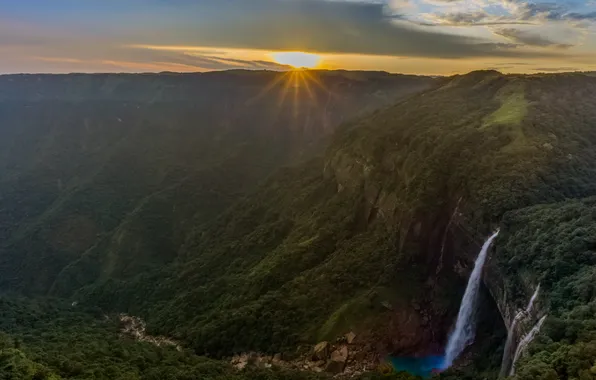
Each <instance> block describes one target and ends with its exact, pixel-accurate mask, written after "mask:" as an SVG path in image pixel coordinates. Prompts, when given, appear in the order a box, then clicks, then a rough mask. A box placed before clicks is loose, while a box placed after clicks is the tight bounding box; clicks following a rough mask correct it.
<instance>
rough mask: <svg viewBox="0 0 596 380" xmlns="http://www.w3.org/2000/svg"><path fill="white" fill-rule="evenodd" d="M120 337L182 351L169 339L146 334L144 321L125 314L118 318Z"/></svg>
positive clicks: (176, 343)
mask: <svg viewBox="0 0 596 380" xmlns="http://www.w3.org/2000/svg"><path fill="white" fill-rule="evenodd" d="M119 319H120V323H121V328H120V331H121V333H122V335H125V336H129V337H131V338H133V339H135V340H138V341H141V342H149V343H151V344H154V345H156V346H174V347H176V349H177V350H178V351H182V347H180V345H179V344H178V342H175V341H173V340H171V339H169V338H166V337H164V336H151V335H149V334H147V331H146V330H147V328H146V325H145V321H143V320H142V319H141V318H139V317H134V316H130V315H127V314H120V316H119Z"/></svg>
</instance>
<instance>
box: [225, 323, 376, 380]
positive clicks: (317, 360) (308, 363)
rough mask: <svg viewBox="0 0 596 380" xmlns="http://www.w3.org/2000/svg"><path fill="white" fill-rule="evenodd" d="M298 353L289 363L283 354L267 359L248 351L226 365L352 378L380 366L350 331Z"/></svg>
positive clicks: (374, 354) (365, 346) (369, 349)
mask: <svg viewBox="0 0 596 380" xmlns="http://www.w3.org/2000/svg"><path fill="white" fill-rule="evenodd" d="M349 342H351V343H349ZM298 351H301V352H304V353H303V354H301V355H298V357H297V358H296V359H292V360H290V359H287V360H284V355H282V354H280V353H278V354H275V355H273V356H269V355H264V354H259V353H255V352H250V353H243V354H241V355H236V356H234V357H233V358H232V359H231V360H230V363H231V364H232V365H233V366H234V367H235V368H236V369H238V370H244V369H245V368H247V367H250V366H256V367H259V368H271V367H274V366H275V367H280V368H287V369H292V370H297V371H308V372H315V373H320V372H327V373H329V374H331V375H333V376H334V377H338V378H351V377H355V376H358V375H360V374H362V373H363V372H367V371H371V370H374V369H376V368H377V367H378V366H379V364H381V361H380V360H379V356H378V355H377V354H376V353H375V352H374V350H373V349H372V347H371V346H370V345H366V344H360V343H358V344H357V343H356V334H354V333H353V332H350V333H348V334H346V335H345V336H343V337H341V338H339V339H338V340H337V342H336V343H335V344H331V343H329V342H320V343H318V344H317V345H315V346H313V347H311V348H310V349H308V350H304V349H303V348H299V349H298ZM289 356H293V355H289Z"/></svg>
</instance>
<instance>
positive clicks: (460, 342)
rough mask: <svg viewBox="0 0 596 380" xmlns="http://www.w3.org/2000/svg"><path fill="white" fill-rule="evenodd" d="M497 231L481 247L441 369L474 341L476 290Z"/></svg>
mask: <svg viewBox="0 0 596 380" xmlns="http://www.w3.org/2000/svg"><path fill="white" fill-rule="evenodd" d="M498 234H499V231H498V230H497V232H495V233H494V234H493V235H492V236H491V237H489V238H488V240H487V241H486V242H485V243H484V245H483V246H482V250H481V251H480V253H479V254H478V258H477V259H476V263H475V264H474V270H473V271H472V274H471V275H470V279H469V280H468V286H467V287H466V291H465V293H464V297H463V298H462V301H461V306H460V308H459V313H458V315H457V321H456V323H455V329H454V330H453V332H452V333H451V335H450V336H449V340H448V342H447V348H446V349H445V359H444V361H443V369H447V368H449V367H451V365H452V364H453V361H454V360H455V359H457V357H458V356H459V355H460V354H461V353H462V352H463V350H464V349H465V348H466V347H467V346H468V345H469V344H470V343H472V341H473V340H474V335H475V327H476V326H475V321H474V311H475V310H476V300H477V299H478V289H480V281H481V279H482V268H483V267H484V262H485V261H486V254H487V252H488V249H489V247H490V245H491V243H492V242H493V240H494V239H495V238H496V237H497V235H498Z"/></svg>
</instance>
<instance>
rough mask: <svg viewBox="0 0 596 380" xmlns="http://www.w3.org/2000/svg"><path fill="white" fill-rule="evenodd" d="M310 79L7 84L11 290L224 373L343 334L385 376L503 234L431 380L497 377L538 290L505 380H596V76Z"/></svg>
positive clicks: (426, 334)
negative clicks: (108, 319)
mask: <svg viewBox="0 0 596 380" xmlns="http://www.w3.org/2000/svg"><path fill="white" fill-rule="evenodd" d="M297 73H298V74H297ZM297 73H294V74H289V75H294V76H295V77H289V76H287V75H288V74H285V75H286V76H285V77H282V76H281V75H283V74H272V73H254V74H250V73H245V72H230V73H220V74H217V75H222V77H220V80H221V83H222V87H219V85H216V83H219V82H216V81H215V80H214V79H213V77H211V75H213V76H215V75H216V74H209V75H208V76H207V77H206V79H204V80H205V82H204V84H205V91H207V92H206V93H204V94H203V93H202V92H201V91H199V90H197V88H196V87H195V82H194V81H197V82H201V80H203V79H201V80H199V79H197V78H196V77H193V76H190V77H188V76H184V75H176V74H163V75H161V76H148V77H144V76H134V77H130V78H129V77H126V76H125V77H118V76H107V77H101V76H99V77H96V76H91V77H87V76H82V77H76V76H74V77H61V78H60V79H61V80H62V81H60V80H57V78H54V77H42V79H41V82H42V83H44V81H46V80H47V81H48V82H49V83H50V84H51V85H48V86H49V87H47V88H46V87H45V84H43V85H38V84H36V83H35V81H34V80H33V79H34V78H35V77H0V78H1V79H0V81H4V82H6V83H8V87H7V88H9V89H10V88H12V93H13V94H15V95H13V96H14V99H13V98H12V97H11V95H10V94H9V93H8V92H4V91H2V92H1V94H2V97H3V99H4V100H2V101H0V107H3V108H2V111H1V112H0V115H1V116H0V117H1V120H0V128H1V129H0V133H2V134H3V135H4V136H6V137H5V138H3V139H1V140H0V141H1V142H0V155H1V156H2V157H5V159H4V160H3V161H2V164H1V165H2V170H3V172H4V173H6V175H3V177H2V179H1V181H0V189H2V191H1V192H0V194H1V195H0V215H1V217H0V223H2V229H1V231H2V235H0V239H1V240H0V242H1V243H2V245H1V246H0V247H1V248H0V264H1V266H0V287H2V289H3V290H10V291H13V292H18V293H21V294H25V295H36V296H53V297H59V298H61V299H68V300H69V301H70V302H77V303H78V305H81V306H80V307H82V308H96V310H98V313H100V314H101V313H106V314H108V315H112V314H113V313H121V312H124V313H128V314H131V315H136V316H140V317H142V318H143V319H145V320H146V321H147V323H148V330H149V332H150V333H152V334H155V335H165V336H168V337H171V338H173V339H175V340H178V341H180V342H181V344H182V345H183V346H185V347H188V348H189V349H191V350H192V352H193V353H194V354H198V355H207V356H210V357H212V358H226V357H230V356H232V355H234V354H240V353H243V352H251V351H255V352H261V353H263V354H270V355H273V354H275V353H283V354H284V355H290V356H291V355H300V354H301V352H302V351H301V347H302V349H304V347H307V350H308V347H310V346H311V345H313V344H315V343H317V342H320V341H330V342H335V341H336V340H337V339H338V338H340V339H341V337H343V336H344V335H345V334H346V333H349V332H353V333H355V335H356V336H357V338H356V339H357V344H358V345H359V347H362V350H363V351H362V352H364V353H365V354H367V355H368V354H371V355H374V356H375V357H376V358H377V359H379V360H381V361H382V360H383V359H384V358H386V357H387V356H388V355H397V356H408V357H420V356H425V355H438V354H442V350H443V347H444V344H445V341H446V339H447V336H448V333H449V331H450V329H451V327H452V324H453V321H454V318H455V316H456V315H457V309H458V307H459V302H460V299H461V296H462V292H463V287H464V285H465V282H466V278H467V276H468V274H469V271H470V267H471V266H472V265H473V262H474V259H475V255H476V254H477V251H478V249H479V246H480V245H481V244H482V242H483V240H484V239H485V238H486V237H487V236H488V235H489V234H490V232H491V231H492V230H494V229H495V228H497V227H500V228H501V230H502V233H501V235H500V236H499V237H498V238H497V240H496V241H495V247H496V248H495V250H494V251H493V252H492V253H491V257H490V261H489V265H488V268H487V269H486V276H485V285H486V288H485V289H484V290H483V295H482V299H481V308H480V309H481V311H480V312H479V313H478V330H479V331H478V334H477V337H476V341H475V344H474V345H472V347H471V348H470V349H469V350H468V351H467V352H466V353H465V355H464V358H463V359H462V360H461V361H460V362H458V363H457V365H456V368H454V369H452V370H451V371H448V372H446V373H444V374H442V375H440V376H441V377H443V378H446V379H455V378H470V379H475V378H482V379H485V378H496V377H497V375H498V372H499V364H500V362H501V355H502V353H503V348H504V345H505V339H506V338H505V336H506V334H507V332H506V329H507V328H508V327H509V326H508V324H509V322H511V321H510V319H511V316H510V313H514V314H515V312H516V310H517V309H519V308H523V307H524V305H525V304H526V303H527V299H528V298H529V297H530V296H531V295H532V293H533V292H534V288H535V286H536V285H537V284H540V286H541V289H542V291H541V293H540V299H539V305H540V312H541V315H540V317H542V316H543V315H546V316H547V317H546V322H545V325H544V329H543V330H542V331H541V333H540V334H539V336H538V338H537V339H536V340H535V342H533V343H532V344H531V345H530V346H529V347H530V348H529V350H528V353H529V355H527V354H526V355H523V356H522V358H521V360H520V361H519V363H517V365H516V372H515V376H516V377H517V378H519V379H544V378H552V379H556V378H569V379H572V378H580V379H582V380H583V379H590V378H592V377H594V376H596V375H595V373H596V371H595V370H594V368H596V367H594V366H596V362H594V352H595V351H594V344H595V342H596V335H595V334H594V331H596V329H595V326H594V321H595V319H594V305H593V303H594V299H595V298H594V297H596V291H595V290H596V289H594V285H593V284H594V281H593V280H594V273H593V267H594V265H595V264H596V253H595V250H596V245H595V244H596V240H595V237H594V231H595V230H594V226H595V225H596V224H595V221H594V218H595V217H596V214H595V213H594V205H593V203H594V200H593V198H590V197H592V196H595V195H596V166H595V165H594V163H596V149H595V148H596V107H594V105H595V104H596V78H595V77H591V76H588V75H584V74H579V73H578V74H557V75H531V76H527V75H502V74H500V73H498V72H494V71H481V72H473V73H470V74H467V75H459V76H454V77H451V78H441V79H428V78H418V77H402V76H390V75H385V74H378V73H347V72H321V73H318V72H313V73H310V72H297ZM253 75H254V77H253ZM267 75H269V76H273V78H268V80H267V81H264V82H263V81H261V82H259V81H257V78H259V79H262V78H261V77H262V76H267ZM297 75H300V77H296V76H297ZM275 76H280V77H279V78H282V79H281V80H280V82H278V84H276V85H273V87H272V88H273V89H269V90H268V91H264V92H262V93H263V95H259V93H260V92H261V90H263V89H264V88H267V87H266V86H263V83H270V82H269V80H271V79H275V78H276V77H275ZM172 78H173V79H172ZM279 78H278V79H279ZM297 78H298V79H297ZM307 78H310V79H307ZM313 78H315V79H313ZM83 79H84V80H83ZM211 80H214V82H213V83H212V82H211ZM19 81H21V82H20V83H17V82H19ZM169 81H171V82H169ZM288 81H289V82H288ZM74 83H79V84H80V86H81V87H78V86H79V85H76V86H75V85H74ZM98 83H101V85H98ZM166 83H169V85H165V84H166ZM201 83H203V82H201ZM254 83H259V85H255V84H254ZM287 83H290V85H289V86H285V85H284V84H286V85H287ZM306 83H310V84H311V85H310V86H309V87H308V90H307V84H306ZM11 86H13V87H11ZM36 86H40V87H36ZM87 86H89V87H87ZM228 86H229V87H228ZM88 88H92V89H93V90H88ZM41 89H43V90H41ZM216 89H217V90H216ZM151 91H153V94H154V95H153V96H151V97H150V96H148V95H147V92H151ZM197 91H198V92H197ZM249 93H251V94H253V95H251V96H249V95H248V94H249ZM131 94H132V95H131ZM190 94H197V95H196V96H192V97H191V96H190ZM200 94H202V95H200ZM284 94H285V95H284ZM324 94H327V95H324ZM201 96H203V97H201ZM53 97H55V98H53ZM322 97H323V98H324V99H325V101H322V100H321V99H322ZM107 98H109V99H111V100H107ZM247 99H254V100H253V101H248V103H246V102H245V101H247ZM283 99H285V100H283ZM373 108H376V109H377V110H376V111H372V109H373ZM272 112H275V114H272ZM337 126H338V127H337ZM336 127H337V128H336ZM19 307H20V306H19ZM85 310H87V309H85ZM508 319H509V320H508ZM102 328H103V327H102ZM17 333H19V332H18V331H17ZM26 354H27V358H29V359H27V360H32V361H33V362H36V363H39V365H43V366H46V367H48V368H49V370H51V371H54V372H55V371H57V370H58V371H62V370H60V369H57V368H59V367H56V366H55V365H54V366H52V365H50V364H48V362H47V361H43V360H41V361H40V360H38V359H39V358H38V357H37V356H34V355H35V354H34V352H33V351H31V353H28V352H27V353H26ZM30 355H33V356H30ZM142 355H145V354H144V353H143V354H142ZM188 355H191V354H190V353H188ZM351 359H352V360H356V359H355V358H351ZM171 360H183V361H185V363H186V362H188V361H195V360H198V361H200V362H201V363H203V361H204V360H206V359H199V358H196V357H194V356H192V355H191V356H190V357H184V358H183V359H179V358H178V356H176V357H172V359H171ZM193 363H194V362H193ZM204 363H211V362H204ZM192 365H193V366H194V365H195V364H192ZM201 365H205V366H206V365H207V364H201ZM209 365H213V366H216V364H209ZM217 365H220V364H217ZM213 368H215V367H213ZM218 368H219V367H218ZM222 368H223V367H222ZM217 370H218V371H224V372H225V371H228V370H229V369H217ZM135 371H136V370H135ZM214 371H215V369H214ZM224 372H218V374H221V373H224ZM56 373H58V372H56ZM139 373H141V374H142V371H141V372H139ZM225 373H227V372H225ZM59 374H60V375H61V376H67V375H65V374H64V373H63V372H60V373H59ZM230 374H231V375H230V376H232V375H234V374H236V372H233V371H232V372H230ZM311 375H312V374H308V373H302V374H299V375H298V374H293V375H291V376H311ZM143 376H145V375H143ZM143 376H142V377H141V378H149V377H143ZM218 376H219V375H218ZM254 376H277V375H274V374H272V373H268V372H267V371H265V372H263V374H262V375H258V374H254ZM280 376H282V375H280ZM283 376H285V375H283ZM287 376H290V375H289V374H288V375H287ZM312 376H315V375H312ZM366 376H369V375H366ZM370 376H373V375H370ZM375 376H380V375H375ZM399 376H401V375H399ZM404 376H405V375H404ZM178 378H180V377H178ZM213 378H217V377H216V376H215V375H213ZM254 378H259V377H254ZM272 378H275V377H272Z"/></svg>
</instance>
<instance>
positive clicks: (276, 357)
mask: <svg viewBox="0 0 596 380" xmlns="http://www.w3.org/2000/svg"><path fill="white" fill-rule="evenodd" d="M282 361H283V360H282V356H281V354H280V353H277V354H275V355H273V359H271V363H272V364H276V365H279V364H281V362H282Z"/></svg>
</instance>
